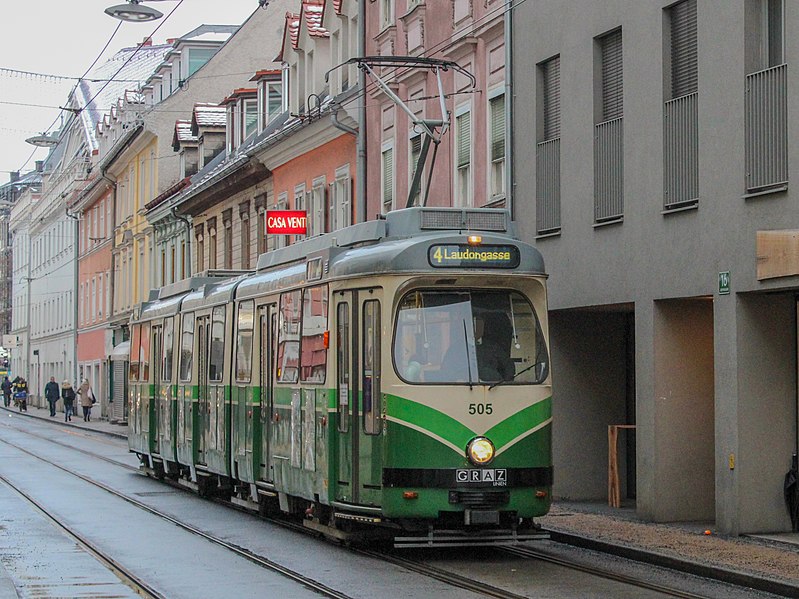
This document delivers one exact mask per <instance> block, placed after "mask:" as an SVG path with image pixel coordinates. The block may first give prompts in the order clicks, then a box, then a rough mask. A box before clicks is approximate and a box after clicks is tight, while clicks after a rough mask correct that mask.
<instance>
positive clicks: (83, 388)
mask: <svg viewBox="0 0 799 599" xmlns="http://www.w3.org/2000/svg"><path fill="white" fill-rule="evenodd" d="M78 395H80V407H81V408H83V421H84V422H91V420H92V404H93V403H95V402H96V401H97V400H96V399H95V397H94V391H92V386H91V385H90V384H89V381H88V380H87V379H83V382H82V383H81V384H80V388H79V389H78Z"/></svg>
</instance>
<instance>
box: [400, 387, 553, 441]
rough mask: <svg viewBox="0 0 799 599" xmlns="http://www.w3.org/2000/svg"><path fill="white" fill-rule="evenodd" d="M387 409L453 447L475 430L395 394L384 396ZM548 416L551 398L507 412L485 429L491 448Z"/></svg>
mask: <svg viewBox="0 0 799 599" xmlns="http://www.w3.org/2000/svg"><path fill="white" fill-rule="evenodd" d="M386 399H387V401H388V406H387V408H388V409H387V411H388V414H390V416H391V418H392V419H394V420H396V421H398V423H400V424H406V425H409V426H411V427H413V428H415V429H417V430H420V431H423V432H427V431H429V433H430V434H432V435H435V436H437V437H440V438H441V439H444V440H445V441H447V442H449V443H451V444H452V445H455V446H456V447H464V446H465V445H466V444H467V443H468V442H469V441H470V440H471V439H472V438H473V437H474V436H475V435H476V434H477V433H476V432H475V431H473V430H472V429H470V428H469V427H468V426H466V425H465V424H463V423H462V422H459V421H458V420H456V419H455V418H453V417H452V416H448V415H447V414H444V413H443V412H440V411H439V410H436V409H435V408H431V407H429V406H425V405H423V404H420V403H417V402H415V401H412V400H409V399H405V398H403V397H399V396H396V395H390V394H387V395H386ZM551 417H552V398H551V397H548V398H546V399H545V400H543V401H540V402H537V403H535V404H533V405H531V406H527V407H526V408H524V409H522V410H520V411H518V412H516V413H515V414H511V415H510V416H508V417H507V418H506V419H505V420H503V421H502V422H500V423H498V424H496V425H495V426H493V427H492V428H491V429H489V430H488V431H487V432H486V436H488V437H489V438H490V439H491V441H492V442H493V443H494V447H496V448H497V449H498V450H499V449H502V448H503V447H504V446H505V445H507V444H508V443H511V442H512V441H514V440H515V439H517V438H519V437H520V436H521V435H523V434H524V433H525V432H527V431H529V430H530V429H533V428H536V427H537V426H539V425H541V424H543V423H545V422H546V421H547V420H549V419H550V418H551Z"/></svg>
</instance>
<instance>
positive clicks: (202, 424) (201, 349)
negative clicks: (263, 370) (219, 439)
mask: <svg viewBox="0 0 799 599" xmlns="http://www.w3.org/2000/svg"><path fill="white" fill-rule="evenodd" d="M194 326H195V327H197V328H196V337H197V391H198V397H197V417H196V419H195V428H194V438H195V439H196V441H197V463H198V464H206V463H207V462H206V457H205V452H206V447H207V443H208V423H209V419H210V414H211V406H210V403H209V401H208V399H209V398H208V391H209V390H208V332H209V329H210V327H211V318H210V316H198V317H197V320H196V323H195V325H194Z"/></svg>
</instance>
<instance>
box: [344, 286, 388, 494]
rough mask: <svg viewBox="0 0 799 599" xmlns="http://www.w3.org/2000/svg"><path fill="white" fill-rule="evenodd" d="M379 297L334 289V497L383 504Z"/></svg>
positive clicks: (373, 291)
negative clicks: (336, 449)
mask: <svg viewBox="0 0 799 599" xmlns="http://www.w3.org/2000/svg"><path fill="white" fill-rule="evenodd" d="M381 297H382V294H381V292H380V290H378V289H365V290H357V291H344V292H337V293H336V294H335V298H336V305H335V311H336V312H335V318H336V320H335V323H336V324H335V326H336V358H337V359H336V390H337V394H336V423H337V424H336V427H337V428H336V433H337V438H338V451H337V456H336V457H337V459H336V461H337V471H338V472H337V475H338V476H337V479H338V480H337V484H336V499H337V500H339V501H346V502H351V503H363V504H367V505H379V500H380V489H381V477H382V468H383V460H382V432H383V420H382V394H381V390H380V387H381V343H380V340H381V333H382V326H381Z"/></svg>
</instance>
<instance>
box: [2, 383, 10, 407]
mask: <svg viewBox="0 0 799 599" xmlns="http://www.w3.org/2000/svg"><path fill="white" fill-rule="evenodd" d="M0 387H2V390H3V405H4V406H5V407H8V406H10V405H11V381H9V380H8V377H4V378H3V384H2V385H0Z"/></svg>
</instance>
